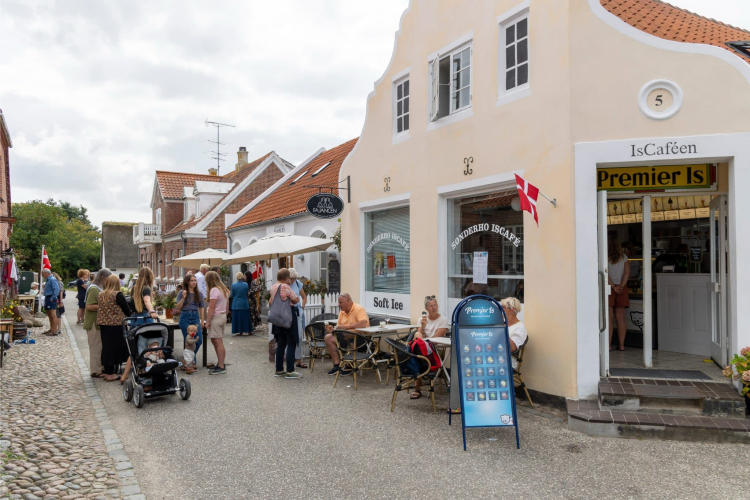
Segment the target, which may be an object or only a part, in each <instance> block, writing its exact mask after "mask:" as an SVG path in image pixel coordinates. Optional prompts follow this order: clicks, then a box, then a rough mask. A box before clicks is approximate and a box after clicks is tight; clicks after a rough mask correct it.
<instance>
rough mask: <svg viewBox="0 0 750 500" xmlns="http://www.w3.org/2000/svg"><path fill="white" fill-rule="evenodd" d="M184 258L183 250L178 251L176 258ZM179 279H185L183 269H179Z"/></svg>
mask: <svg viewBox="0 0 750 500" xmlns="http://www.w3.org/2000/svg"><path fill="white" fill-rule="evenodd" d="M184 256H185V250H179V251H178V257H184ZM180 278H185V268H184V267H180Z"/></svg>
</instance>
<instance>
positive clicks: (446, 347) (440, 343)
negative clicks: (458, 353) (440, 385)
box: [427, 337, 451, 387]
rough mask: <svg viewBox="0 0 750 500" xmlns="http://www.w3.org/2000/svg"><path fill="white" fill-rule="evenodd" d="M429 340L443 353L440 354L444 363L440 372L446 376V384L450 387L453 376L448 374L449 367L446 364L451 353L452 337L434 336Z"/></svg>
mask: <svg viewBox="0 0 750 500" xmlns="http://www.w3.org/2000/svg"><path fill="white" fill-rule="evenodd" d="M427 340H429V341H430V342H431V343H432V345H434V346H435V348H436V349H437V350H438V351H441V352H442V354H438V355H439V356H440V362H441V365H442V366H441V367H440V370H438V372H439V373H442V374H443V375H444V376H445V385H447V386H448V387H450V385H451V377H450V375H449V374H448V369H447V368H446V367H445V364H446V363H447V362H448V357H449V356H450V355H451V339H450V337H432V338H431V339H427Z"/></svg>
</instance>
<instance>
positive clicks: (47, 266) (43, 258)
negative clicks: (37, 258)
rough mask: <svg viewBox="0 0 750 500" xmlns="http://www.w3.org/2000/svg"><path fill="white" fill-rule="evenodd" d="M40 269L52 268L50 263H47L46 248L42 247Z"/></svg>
mask: <svg viewBox="0 0 750 500" xmlns="http://www.w3.org/2000/svg"><path fill="white" fill-rule="evenodd" d="M42 269H50V270H51V269H52V265H51V264H50V263H49V257H48V256H47V249H46V248H43V249H42Z"/></svg>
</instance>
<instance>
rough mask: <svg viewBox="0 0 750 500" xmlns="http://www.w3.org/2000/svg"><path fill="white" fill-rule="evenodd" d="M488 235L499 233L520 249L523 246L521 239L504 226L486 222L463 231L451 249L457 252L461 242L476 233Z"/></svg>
mask: <svg viewBox="0 0 750 500" xmlns="http://www.w3.org/2000/svg"><path fill="white" fill-rule="evenodd" d="M482 232H484V233H486V232H493V233H497V234H499V235H500V236H502V237H504V238H506V239H507V240H508V241H510V242H511V243H513V245H514V246H516V247H518V245H520V244H521V239H520V238H519V237H518V236H516V235H515V234H513V233H511V232H510V230H508V229H506V228H504V227H503V226H498V225H497V224H490V223H488V222H484V223H482V224H474V225H473V226H471V227H470V228H468V229H464V230H463V231H461V233H460V234H459V235H458V236H456V239H454V240H453V242H452V243H451V249H453V250H455V249H456V248H457V247H458V245H460V244H461V242H462V241H463V240H464V238H466V237H467V236H471V235H472V234H475V233H482Z"/></svg>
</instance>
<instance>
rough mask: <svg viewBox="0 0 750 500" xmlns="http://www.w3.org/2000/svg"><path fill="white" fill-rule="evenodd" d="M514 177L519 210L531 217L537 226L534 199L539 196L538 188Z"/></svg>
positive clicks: (517, 176) (537, 216)
mask: <svg viewBox="0 0 750 500" xmlns="http://www.w3.org/2000/svg"><path fill="white" fill-rule="evenodd" d="M515 176H516V187H517V188H518V197H519V198H520V199H521V210H524V211H526V212H529V213H530V214H531V215H533V216H534V220H535V221H536V225H537V226H539V214H538V213H537V211H536V199H537V197H538V196H539V188H538V187H536V186H532V185H531V184H530V183H529V181H527V180H526V179H524V178H523V177H521V176H520V175H518V174H515Z"/></svg>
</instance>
